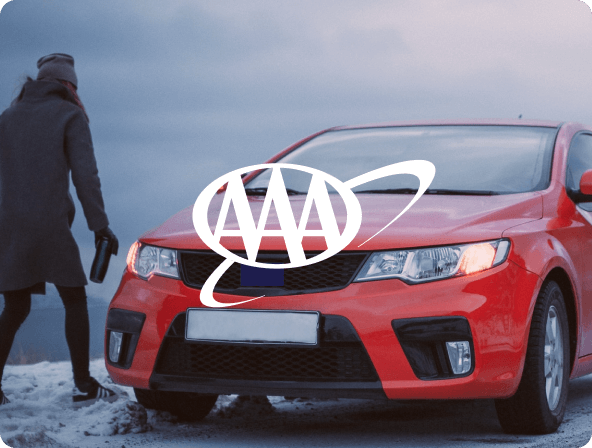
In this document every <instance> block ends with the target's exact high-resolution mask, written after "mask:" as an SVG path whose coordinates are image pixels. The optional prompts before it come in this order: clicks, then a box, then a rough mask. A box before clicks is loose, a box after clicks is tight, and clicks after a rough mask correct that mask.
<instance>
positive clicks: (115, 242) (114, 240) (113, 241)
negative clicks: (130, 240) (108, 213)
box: [95, 226, 119, 255]
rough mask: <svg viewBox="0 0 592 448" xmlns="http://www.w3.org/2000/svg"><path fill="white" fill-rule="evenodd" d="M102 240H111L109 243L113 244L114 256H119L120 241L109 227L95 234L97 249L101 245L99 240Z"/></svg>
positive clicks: (112, 251)
mask: <svg viewBox="0 0 592 448" xmlns="http://www.w3.org/2000/svg"><path fill="white" fill-rule="evenodd" d="M101 238H107V239H108V240H109V242H110V243H111V253H112V254H113V255H117V250H118V249H119V241H118V240H117V237H116V236H115V234H114V233H113V231H112V230H111V229H110V228H109V226H107V227H105V228H104V229H101V230H98V231H96V232H95V247H97V245H98V244H99V240H100V239H101Z"/></svg>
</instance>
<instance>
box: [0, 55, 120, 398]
mask: <svg viewBox="0 0 592 448" xmlns="http://www.w3.org/2000/svg"><path fill="white" fill-rule="evenodd" d="M37 68H38V69H39V74H38V75H37V79H36V80H33V79H31V78H28V79H27V82H25V84H24V85H23V87H22V90H21V92H20V94H19V95H18V97H17V98H16V99H15V100H14V101H13V102H12V104H11V106H10V107H9V108H8V109H6V110H5V111H4V112H3V113H2V115H1V116H0V292H2V293H3V294H4V302H5V304H4V310H3V311H2V314H1V315H0V405H2V404H6V403H7V402H8V399H7V398H6V396H5V395H4V393H3V392H2V388H1V380H2V373H3V370H4V365H5V364H6V360H7V358H8V354H9V353H10V349H11V347H12V343H13V341H14V336H15V334H16V332H17V330H18V329H19V327H20V325H21V324H22V323H23V322H24V320H25V318H26V317H27V316H28V314H29V311H30V309H31V293H32V292H37V291H39V290H44V289H45V283H46V282H48V283H53V284H54V285H55V286H56V288H57V290H58V292H59V294H60V297H61V299H62V302H63V304H64V307H65V309H66V325H65V327H66V328H65V330H66V340H67V342H68V347H69V349H70V357H71V359H72V370H73V373H74V384H75V386H76V387H75V388H74V393H73V402H74V404H76V405H81V404H90V403H91V402H94V401H96V400H97V399H104V400H108V401H114V400H115V399H116V398H117V395H116V394H115V393H114V392H113V391H111V390H110V389H107V388H105V387H103V386H101V385H100V384H99V383H98V382H97V381H96V380H95V379H94V378H92V377H91V376H90V372H89V322H88V309H87V303H86V292H85V288H84V286H85V285H86V284H87V281H86V276H85V274H84V271H83V268H82V262H81V260H80V253H79V251H78V246H77V245H76V242H75V241H74V237H73V236H72V232H71V231H70V226H71V225H72V221H73V220H74V212H75V207H74V202H73V201H72V197H71V196H70V194H69V175H70V172H71V173H72V181H73V183H74V186H75V187H76V194H77V196H78V198H79V199H80V203H81V204H82V208H83V210H84V215H85V217H86V221H87V223H88V227H89V229H90V230H91V231H93V232H94V233H95V243H96V242H97V241H98V239H99V238H101V237H107V238H109V239H110V240H111V243H112V247H113V254H115V255H116V254H117V248H118V241H117V238H116V237H115V235H114V234H113V232H112V231H111V230H110V229H109V227H108V226H109V220H108V219H107V215H106V214H105V208H104V205H103V197H102V194H101V184H100V181H99V176H98V170H97V164H96V161H95V156H94V151H93V146H92V140H91V135H90V129H89V126H88V117H87V115H86V111H85V109H84V106H83V105H82V102H81V101H80V98H79V97H78V94H77V93H76V90H77V85H78V79H77V77H76V73H75V71H74V59H73V58H72V56H70V55H67V54H62V53H54V54H50V55H47V56H44V57H42V58H41V59H39V61H37Z"/></svg>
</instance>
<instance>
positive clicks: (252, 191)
mask: <svg viewBox="0 0 592 448" xmlns="http://www.w3.org/2000/svg"><path fill="white" fill-rule="evenodd" d="M286 192H287V193H288V196H292V195H295V194H304V193H303V192H301V191H297V190H292V189H291V188H286ZM245 193H247V196H265V195H266V194H267V187H261V188H245Z"/></svg>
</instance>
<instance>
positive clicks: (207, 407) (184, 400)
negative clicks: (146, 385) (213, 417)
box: [134, 387, 218, 422]
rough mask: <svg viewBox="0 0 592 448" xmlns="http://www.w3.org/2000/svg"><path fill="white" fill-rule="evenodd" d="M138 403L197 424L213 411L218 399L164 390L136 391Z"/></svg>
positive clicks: (210, 396) (210, 395)
mask: <svg viewBox="0 0 592 448" xmlns="http://www.w3.org/2000/svg"><path fill="white" fill-rule="evenodd" d="M134 392H135V393H136V399H137V400H138V403H140V404H141V405H142V406H144V407H145V408H148V409H156V410H159V411H168V412H170V413H171V414H173V415H174V416H176V417H178V418H179V420H183V421H189V422H195V421H198V420H202V419H203V418H204V417H205V416H206V415H208V414H209V412H210V411H211V410H212V408H213V407H214V405H215V404H216V400H217V399H218V395H214V394H197V393H188V392H171V391H163V390H146V389H136V388H135V387H134Z"/></svg>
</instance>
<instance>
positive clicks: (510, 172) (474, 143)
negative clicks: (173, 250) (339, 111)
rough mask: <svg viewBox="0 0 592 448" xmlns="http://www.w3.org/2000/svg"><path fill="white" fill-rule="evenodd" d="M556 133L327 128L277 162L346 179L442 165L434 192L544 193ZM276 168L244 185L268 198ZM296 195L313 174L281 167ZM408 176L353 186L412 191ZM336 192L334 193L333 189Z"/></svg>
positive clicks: (522, 129) (362, 189) (461, 128)
mask: <svg viewBox="0 0 592 448" xmlns="http://www.w3.org/2000/svg"><path fill="white" fill-rule="evenodd" d="M556 132H557V129H556V128H547V127H532V126H409V127H384V128H371V129H351V130H336V131H329V132H326V133H324V134H321V135H319V136H318V137H315V138H314V139H312V140H310V141H309V142H307V143H305V144H303V145H302V146H300V147H299V148H297V149H296V150H294V151H292V152H290V153H289V154H287V155H286V156H284V157H283V158H282V159H281V160H279V161H278V162H282V163H291V164H295V165H304V166H307V167H311V168H316V169H318V170H321V171H324V172H326V173H329V174H331V175H333V176H335V177H336V178H337V179H339V180H341V181H343V182H345V181H347V180H349V179H352V178H354V177H356V176H359V175H361V174H364V173H367V172H368V171H372V170H375V169H377V168H381V167H383V166H386V165H390V164H393V163H397V162H403V161H406V160H427V161H430V162H432V163H433V164H434V165H435V167H436V175H435V177H434V180H433V182H432V184H431V185H430V189H429V190H428V194H430V193H432V194H477V195H489V194H509V193H522V192H527V191H535V190H542V189H545V188H546V187H547V186H548V184H549V178H550V172H551V160H552V150H553V143H554V140H555V135H556ZM270 175H271V170H265V171H262V172H261V173H260V174H259V175H258V176H256V177H255V178H254V179H252V180H251V181H250V182H249V183H248V184H247V186H246V188H247V192H248V193H250V194H263V193H264V192H265V189H266V187H267V185H268V183H269V177H270ZM282 176H283V178H284V182H285V184H286V188H288V189H290V191H291V192H292V194H298V192H302V193H306V192H307V191H308V186H309V184H310V180H311V175H310V174H308V173H304V172H301V171H296V170H289V169H282ZM418 186H419V180H418V179H417V177H415V176H413V175H410V174H400V175H394V176H388V177H385V178H382V179H378V180H375V181H372V182H368V183H366V184H363V185H359V186H357V187H356V188H354V189H353V191H354V192H358V193H361V192H367V193H377V194H379V193H403V194H404V193H408V194H410V193H413V192H414V191H416V190H417V188H418ZM330 191H331V190H330Z"/></svg>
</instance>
